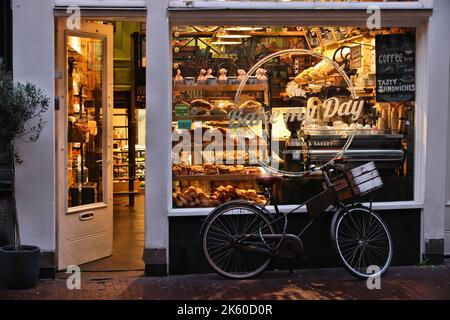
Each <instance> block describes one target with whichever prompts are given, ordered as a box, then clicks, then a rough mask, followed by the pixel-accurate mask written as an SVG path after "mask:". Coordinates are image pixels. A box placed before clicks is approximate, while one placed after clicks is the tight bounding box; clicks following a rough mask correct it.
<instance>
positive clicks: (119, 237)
mask: <svg viewBox="0 0 450 320" xmlns="http://www.w3.org/2000/svg"><path fill="white" fill-rule="evenodd" d="M91 22H94V23H98V24H108V25H112V27H113V31H114V37H113V43H114V45H113V47H114V52H113V57H111V58H112V59H113V70H114V71H113V83H114V100H113V103H114V104H113V115H112V130H113V133H112V137H113V150H112V152H113V177H112V184H113V200H114V201H113V203H114V207H113V214H114V235H113V255H112V256H110V257H107V258H104V259H100V260H97V261H94V262H91V263H87V264H84V265H82V266H81V267H82V270H83V271H105V270H127V271H128V270H143V269H144V263H143V261H142V252H143V249H144V212H145V194H144V189H145V155H146V150H145V138H146V136H145V117H146V115H145V112H146V110H145V66H146V57H145V23H143V22H138V21H113V22H104V21H91ZM84 42H86V43H84ZM101 52H102V50H101V47H100V40H96V39H95V38H92V39H91V38H80V37H76V36H69V37H68V38H67V56H68V60H67V64H68V66H67V67H68V78H69V79H68V90H67V92H68V93H67V94H68V101H69V104H68V120H69V121H68V124H69V128H68V188H69V190H68V191H69V197H68V201H69V203H68V207H69V208H71V207H76V206H80V205H86V204H94V203H98V202H101V201H102V196H103V187H102V186H103V185H104V183H103V181H102V179H104V177H105V176H104V173H103V172H102V170H103V168H104V167H103V163H102V162H103V159H102V155H103V152H104V148H103V144H104V141H103V140H102V137H103V135H102V123H103V120H104V119H103V112H102V103H101V101H102V98H101V97H102V93H101V87H102V86H101V82H102V64H103V63H104V61H102V60H103V57H102V56H101ZM96 63H97V64H98V65H96ZM109 180H111V179H108V181H109ZM80 186H81V187H80Z"/></svg>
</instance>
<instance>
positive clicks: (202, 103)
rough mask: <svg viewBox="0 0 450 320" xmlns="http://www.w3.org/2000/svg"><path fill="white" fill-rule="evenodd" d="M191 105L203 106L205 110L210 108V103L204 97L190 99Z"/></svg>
mask: <svg viewBox="0 0 450 320" xmlns="http://www.w3.org/2000/svg"><path fill="white" fill-rule="evenodd" d="M191 107H192V108H194V107H201V108H205V109H206V110H211V109H212V105H211V104H210V103H209V102H208V101H206V100H204V99H196V100H192V101H191Z"/></svg>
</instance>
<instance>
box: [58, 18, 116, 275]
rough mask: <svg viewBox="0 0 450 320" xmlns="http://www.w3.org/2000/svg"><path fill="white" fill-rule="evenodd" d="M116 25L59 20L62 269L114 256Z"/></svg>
mask: <svg viewBox="0 0 450 320" xmlns="http://www.w3.org/2000/svg"><path fill="white" fill-rule="evenodd" d="M112 40H113V29H112V26H110V25H102V24H97V23H82V25H81V30H79V31H72V30H66V29H65V21H60V22H59V23H58V30H57V42H58V43H57V46H56V48H57V52H56V57H57V70H58V71H59V72H60V74H61V75H62V76H61V77H60V79H59V80H58V81H57V90H58V96H59V99H60V108H59V110H58V111H57V132H56V137H57V157H58V159H57V163H58V175H57V177H58V181H57V199H58V212H57V226H58V232H57V245H58V250H57V259H58V269H59V270H62V269H65V268H66V267H67V266H69V265H80V264H83V263H86V262H90V261H94V260H97V259H100V258H103V257H107V256H109V255H111V254H112V245H113V204H112V200H113V199H112V189H113V180H112V179H113V178H112V170H113V169H112V164H113V161H112V123H111V122H112V121H111V117H112V98H113V80H112V76H113V75H112V72H113V69H112V61H113V56H112V54H113V44H112Z"/></svg>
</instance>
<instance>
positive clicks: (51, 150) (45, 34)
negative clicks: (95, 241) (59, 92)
mask: <svg viewBox="0 0 450 320" xmlns="http://www.w3.org/2000/svg"><path fill="white" fill-rule="evenodd" d="M12 6H13V8H12V9H13V55H14V58H13V73H14V80H16V81H20V82H26V81H29V82H32V83H35V84H37V85H38V86H39V87H40V88H41V89H42V90H43V91H44V93H45V94H46V95H47V96H49V97H51V98H52V103H51V106H50V109H49V110H48V111H47V113H46V114H45V116H44V117H45V120H46V121H47V124H46V126H45V129H44V131H43V134H42V136H41V138H40V139H39V141H38V142H37V143H23V142H22V143H21V142H18V151H19V153H20V156H21V157H22V159H23V160H24V162H23V164H21V165H18V166H17V169H16V190H17V210H18V214H19V221H20V227H21V231H22V242H23V243H24V244H33V245H38V246H40V247H41V249H42V251H55V147H54V145H55V137H54V111H53V110H54V108H53V96H54V92H55V90H54V32H55V30H54V25H53V21H54V19H53V1H52V0H40V1H36V0H13V1H12Z"/></svg>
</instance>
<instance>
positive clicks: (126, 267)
mask: <svg viewBox="0 0 450 320" xmlns="http://www.w3.org/2000/svg"><path fill="white" fill-rule="evenodd" d="M135 202H136V203H135V206H134V207H129V206H128V196H114V244H113V255H112V256H110V257H107V258H103V259H100V260H97V261H94V262H90V263H86V264H83V265H81V266H80V267H81V270H82V271H87V272H93V271H97V272H101V271H138V270H144V262H143V261H142V254H143V251H144V236H145V229H144V228H145V226H144V211H145V210H144V209H145V196H144V195H137V196H136V200H135Z"/></svg>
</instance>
